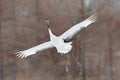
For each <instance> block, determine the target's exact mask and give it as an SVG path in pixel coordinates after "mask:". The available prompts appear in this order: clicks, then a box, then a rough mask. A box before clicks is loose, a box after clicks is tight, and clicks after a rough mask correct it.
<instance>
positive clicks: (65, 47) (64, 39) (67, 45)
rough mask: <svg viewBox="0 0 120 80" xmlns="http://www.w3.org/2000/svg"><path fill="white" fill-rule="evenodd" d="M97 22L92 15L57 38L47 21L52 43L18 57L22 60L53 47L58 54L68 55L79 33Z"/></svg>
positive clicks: (21, 53)
mask: <svg viewBox="0 0 120 80" xmlns="http://www.w3.org/2000/svg"><path fill="white" fill-rule="evenodd" d="M96 20H97V17H96V15H92V16H90V17H89V18H87V19H86V20H84V21H82V22H81V23H78V24H76V25H74V26H73V27H71V28H70V29H68V30H67V31H66V32H65V33H63V34H62V35H60V36H55V35H54V34H53V33H52V31H51V29H50V24H49V20H48V19H46V23H47V27H48V31H49V35H50V41H48V42H45V43H42V44H40V45H38V46H35V47H32V48H29V49H27V50H24V51H19V52H17V53H16V54H17V55H16V56H18V57H20V58H25V57H27V56H30V55H33V54H36V52H38V51H43V50H46V49H49V48H53V47H55V48H56V49H57V52H58V53H61V54H66V53H68V52H69V51H70V50H71V49H72V45H71V44H72V42H71V41H72V40H73V39H74V37H75V36H76V35H77V34H78V32H79V31H80V30H81V29H82V28H85V27H87V26H88V25H90V24H91V23H94V22H95V21H96Z"/></svg>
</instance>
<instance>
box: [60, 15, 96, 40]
mask: <svg viewBox="0 0 120 80" xmlns="http://www.w3.org/2000/svg"><path fill="white" fill-rule="evenodd" d="M96 20H97V17H96V15H92V16H90V17H89V18H87V19H86V20H84V21H82V22H81V23H78V24H76V25H74V26H73V27H71V28H70V29H68V30H67V31H66V32H65V33H63V34H62V35H61V36H60V37H61V38H62V39H64V41H65V42H70V41H71V40H72V39H73V38H74V37H75V36H76V35H77V34H78V32H79V31H80V30H81V29H82V28H84V27H87V26H88V25H90V24H91V23H94V22H95V21H96Z"/></svg>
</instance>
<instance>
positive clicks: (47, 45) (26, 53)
mask: <svg viewBox="0 0 120 80" xmlns="http://www.w3.org/2000/svg"><path fill="white" fill-rule="evenodd" d="M49 48H53V45H52V44H51V43H50V41H48V42H45V43H42V44H40V45H38V46H35V47H32V48H30V49H27V50H24V51H19V52H17V53H15V54H17V55H16V56H18V57H20V58H25V57H27V56H30V55H33V54H35V53H36V52H38V51H42V50H45V49H49Z"/></svg>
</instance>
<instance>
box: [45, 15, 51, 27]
mask: <svg viewBox="0 0 120 80" xmlns="http://www.w3.org/2000/svg"><path fill="white" fill-rule="evenodd" d="M45 22H46V24H47V27H48V28H50V24H49V20H48V18H47V17H46V18H45Z"/></svg>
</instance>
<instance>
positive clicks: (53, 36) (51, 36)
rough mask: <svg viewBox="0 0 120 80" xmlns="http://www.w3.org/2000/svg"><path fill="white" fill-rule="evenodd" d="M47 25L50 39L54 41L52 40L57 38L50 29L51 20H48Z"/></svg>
mask: <svg viewBox="0 0 120 80" xmlns="http://www.w3.org/2000/svg"><path fill="white" fill-rule="evenodd" d="M46 24H47V27H48V31H49V35H50V39H51V40H52V39H53V38H55V37H56V36H55V35H54V34H53V33H52V31H51V29H50V24H49V20H48V19H46Z"/></svg>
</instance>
